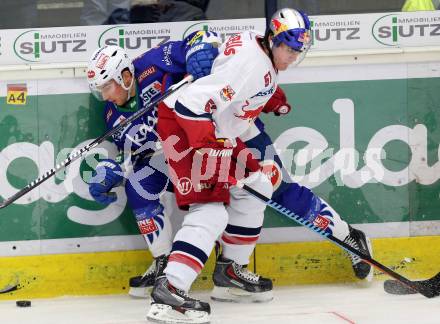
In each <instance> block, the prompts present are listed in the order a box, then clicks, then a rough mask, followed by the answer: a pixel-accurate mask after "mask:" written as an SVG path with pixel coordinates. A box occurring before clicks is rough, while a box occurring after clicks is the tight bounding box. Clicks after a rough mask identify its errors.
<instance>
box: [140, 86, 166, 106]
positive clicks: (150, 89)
mask: <svg viewBox="0 0 440 324" xmlns="http://www.w3.org/2000/svg"><path fill="white" fill-rule="evenodd" d="M161 91H162V84H161V83H160V82H159V81H157V80H156V81H154V82H153V83H151V84H150V85H148V86H147V87H145V88H143V89H142V91H141V98H142V102H143V104H144V105H148V104H149V103H150V102H151V100H152V99H153V98H154V97H156V96H157V95H158V94H160V92H161Z"/></svg>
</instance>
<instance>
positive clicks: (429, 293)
mask: <svg viewBox="0 0 440 324" xmlns="http://www.w3.org/2000/svg"><path fill="white" fill-rule="evenodd" d="M230 182H231V184H236V185H237V186H238V187H240V188H242V189H243V190H245V191H247V192H248V193H250V194H251V195H252V196H254V197H255V198H257V199H259V200H261V201H262V202H264V203H265V204H266V205H267V206H269V207H271V208H272V209H274V210H276V211H277V212H279V213H280V214H282V215H284V216H287V217H288V218H289V219H292V220H294V221H295V222H297V223H299V224H300V225H303V226H305V227H307V228H309V229H310V230H312V231H314V232H316V233H318V234H319V235H321V236H323V237H325V238H326V239H328V240H329V241H331V242H333V243H335V244H336V245H338V246H340V247H341V248H343V249H344V250H346V251H348V252H350V253H353V254H355V255H357V256H358V257H360V258H361V259H362V260H363V261H365V262H367V263H369V264H370V265H371V266H374V267H375V268H377V269H379V270H380V271H382V272H383V273H386V274H387V275H389V276H390V277H392V278H394V279H396V280H398V281H399V282H401V283H403V284H404V285H406V286H408V287H410V288H412V289H414V290H415V291H417V292H419V293H420V294H422V295H423V296H425V297H428V298H431V297H434V296H436V295H437V294H436V293H435V292H434V291H433V290H432V288H430V287H429V286H427V285H426V286H425V285H421V284H420V283H417V282H414V281H411V280H409V279H407V278H405V277H403V276H402V275H400V274H398V273H397V272H395V271H393V270H391V269H390V268H388V267H387V266H385V265H383V264H381V263H380V262H378V261H376V260H374V259H373V258H371V257H370V256H368V255H366V254H365V253H362V252H361V251H358V250H356V249H355V248H353V247H352V246H350V245H348V244H347V243H345V242H343V241H341V240H340V239H338V238H336V237H334V236H333V235H332V234H330V233H327V232H325V231H324V230H323V229H321V228H319V227H318V226H316V225H314V224H313V223H311V222H309V221H308V220H305V219H303V218H301V217H300V216H298V215H295V213H293V212H292V211H291V210H289V209H287V208H285V207H284V206H282V205H280V204H278V203H276V202H275V201H273V200H271V199H270V198H268V197H266V196H264V195H262V194H261V193H259V192H258V191H256V190H254V189H252V188H251V187H249V186H248V185H246V184H244V183H242V182H240V181H237V180H235V179H233V178H232V177H230Z"/></svg>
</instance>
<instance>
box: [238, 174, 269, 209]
mask: <svg viewBox="0 0 440 324" xmlns="http://www.w3.org/2000/svg"><path fill="white" fill-rule="evenodd" d="M242 182H243V183H245V184H246V185H248V186H249V187H251V188H252V189H254V190H256V191H258V192H259V193H261V194H262V195H264V196H266V197H271V196H272V190H273V186H272V182H271V181H270V179H268V177H267V176H266V175H264V174H263V173H262V172H261V171H259V172H255V173H253V174H252V175H251V176H249V177H247V178H246V179H244V180H243V181H242ZM231 205H234V209H236V210H238V211H239V212H243V213H249V211H250V210H252V211H256V210H264V209H265V207H266V204H265V203H263V202H261V201H259V200H257V199H255V197H253V196H252V195H251V194H249V193H248V192H247V191H245V190H242V189H238V188H233V189H232V188H231ZM250 206H252V208H251V207H250Z"/></svg>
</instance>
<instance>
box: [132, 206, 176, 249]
mask: <svg viewBox="0 0 440 324" xmlns="http://www.w3.org/2000/svg"><path fill="white" fill-rule="evenodd" d="M133 213H134V216H135V217H136V222H137V225H138V227H139V231H140V233H141V234H142V235H144V236H145V237H146V239H148V241H149V243H150V244H152V243H153V241H154V240H155V238H157V237H158V236H159V235H160V233H161V231H163V230H164V227H165V224H166V223H165V213H164V207H163V206H162V204H161V203H160V202H159V200H154V201H150V202H149V203H148V204H147V205H146V206H145V207H141V208H137V209H134V210H133ZM167 224H169V222H167Z"/></svg>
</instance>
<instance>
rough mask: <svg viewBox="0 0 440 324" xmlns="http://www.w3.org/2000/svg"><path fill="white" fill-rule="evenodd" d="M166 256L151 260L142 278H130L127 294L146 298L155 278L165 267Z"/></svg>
mask: <svg viewBox="0 0 440 324" xmlns="http://www.w3.org/2000/svg"><path fill="white" fill-rule="evenodd" d="M167 260H168V256H166V255H161V256H159V257H157V258H155V259H154V260H153V262H152V263H151V265H150V266H149V267H148V269H147V271H145V273H144V274H143V275H142V276H136V277H132V278H130V282H129V284H130V290H129V291H128V294H129V295H130V296H132V297H136V298H148V297H149V296H150V294H151V291H152V290H153V286H154V281H155V280H156V277H158V276H161V275H162V274H163V270H164V269H165V268H166V266H167Z"/></svg>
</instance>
